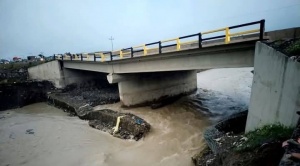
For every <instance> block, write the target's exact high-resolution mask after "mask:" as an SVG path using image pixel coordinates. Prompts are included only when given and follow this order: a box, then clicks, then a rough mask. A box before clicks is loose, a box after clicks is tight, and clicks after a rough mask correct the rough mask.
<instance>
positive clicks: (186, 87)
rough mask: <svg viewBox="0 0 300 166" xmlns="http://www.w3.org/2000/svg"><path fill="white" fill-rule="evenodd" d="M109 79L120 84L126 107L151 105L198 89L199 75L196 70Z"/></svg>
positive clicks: (123, 75) (138, 74)
mask: <svg viewBox="0 0 300 166" xmlns="http://www.w3.org/2000/svg"><path fill="white" fill-rule="evenodd" d="M107 78H108V81H109V82H110V83H116V82H118V87H119V94H120V100H121V102H122V103H123V105H125V106H136V105H143V104H149V103H152V102H155V101H159V100H160V99H162V98H164V99H165V98H167V97H174V96H179V95H184V94H188V93H191V92H193V91H195V90H196V89H197V75H196V71H194V70H193V71H172V72H154V73H136V74H110V75H108V76H107Z"/></svg>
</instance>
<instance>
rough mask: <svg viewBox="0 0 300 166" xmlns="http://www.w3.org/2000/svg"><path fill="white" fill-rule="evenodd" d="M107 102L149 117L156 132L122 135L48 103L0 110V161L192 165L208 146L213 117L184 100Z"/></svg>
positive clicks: (36, 164) (31, 165)
mask: <svg viewBox="0 0 300 166" xmlns="http://www.w3.org/2000/svg"><path fill="white" fill-rule="evenodd" d="M103 107H105V108H112V109H113V110H117V111H121V112H131V113H134V114H136V115H138V116H140V117H142V118H144V119H145V120H146V121H147V122H149V123H150V124H151V127H152V128H151V132H150V133H149V134H148V135H147V136H146V137H145V138H144V139H141V140H140V141H133V140H122V139H119V138H115V137H113V136H111V135H110V134H108V133H105V132H102V131H99V130H96V129H93V128H91V127H89V126H88V122H87V121H83V120H80V119H78V118H77V117H70V116H68V114H67V113H65V112H63V111H62V110H59V109H57V108H54V107H52V106H49V105H47V104H46V103H36V104H32V105H29V106H26V107H23V108H19V109H14V110H9V111H4V112H0V118H1V119H0V136H1V137H0V165H1V166H2V165H3V166H7V165H10V166H12V165H26V166H42V165H43V166H47V165H49V166H50V165H51V166H53V165H57V166H68V165H70V166H71V165H72V166H74V165H78V166H93V165H97V166H99V165H101V166H102V165H103V166H115V165H123V166H133V165H149V166H150V165H153V166H155V165H166V166H168V165H172V166H174V165H175V166H176V165H178V166H185V165H187V166H189V165H193V164H192V161H191V157H192V156H193V155H194V154H195V153H197V152H199V150H201V149H202V148H203V143H204V141H203V138H202V133H203V130H204V128H205V127H207V126H208V125H209V120H208V119H206V118H203V117H202V116H201V115H200V114H198V113H197V112H193V111H188V110H186V109H185V107H183V106H181V104H180V102H176V103H174V104H171V105H169V106H166V107H163V108H160V109H156V110H152V109H151V108H149V107H140V108H134V109H124V108H121V107H120V104H119V103H117V104H112V105H105V106H98V108H103ZM30 129H32V130H30ZM28 132H29V133H28ZM30 132H31V134H30ZM32 132H34V133H32Z"/></svg>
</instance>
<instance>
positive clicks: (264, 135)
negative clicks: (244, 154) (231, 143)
mask: <svg viewBox="0 0 300 166" xmlns="http://www.w3.org/2000/svg"><path fill="white" fill-rule="evenodd" d="M293 130H294V129H293V128H292V127H285V126H283V125H281V124H273V125H266V126H263V127H261V128H259V129H256V130H254V131H251V132H249V133H246V134H245V135H244V136H245V137H246V138H247V140H246V141H244V142H242V143H241V144H239V145H238V146H237V147H235V150H236V151H251V150H253V149H255V148H257V147H260V146H261V145H262V144H264V143H268V142H275V141H280V142H282V141H284V140H286V139H288V138H290V137H291V135H292V133H293Z"/></svg>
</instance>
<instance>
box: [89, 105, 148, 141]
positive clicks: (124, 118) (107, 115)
mask: <svg viewBox="0 0 300 166" xmlns="http://www.w3.org/2000/svg"><path fill="white" fill-rule="evenodd" d="M85 118H86V119H88V120H89V125H90V126H91V127H94V128H96V129H99V130H102V131H105V132H108V133H110V134H112V135H113V136H115V137H118V138H122V139H135V140H139V139H140V138H142V137H144V136H145V135H146V134H147V133H148V132H149V131H150V125H149V123H147V122H146V121H144V120H143V119H141V118H140V117H138V116H135V115H133V114H129V113H118V112H115V111H112V110H109V109H104V110H97V111H91V112H89V113H88V114H87V115H86V116H85ZM118 118H119V123H118Z"/></svg>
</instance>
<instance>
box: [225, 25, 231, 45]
mask: <svg viewBox="0 0 300 166" xmlns="http://www.w3.org/2000/svg"><path fill="white" fill-rule="evenodd" d="M229 42H230V34H229V28H228V27H226V29H225V44H228V43H229Z"/></svg>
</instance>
